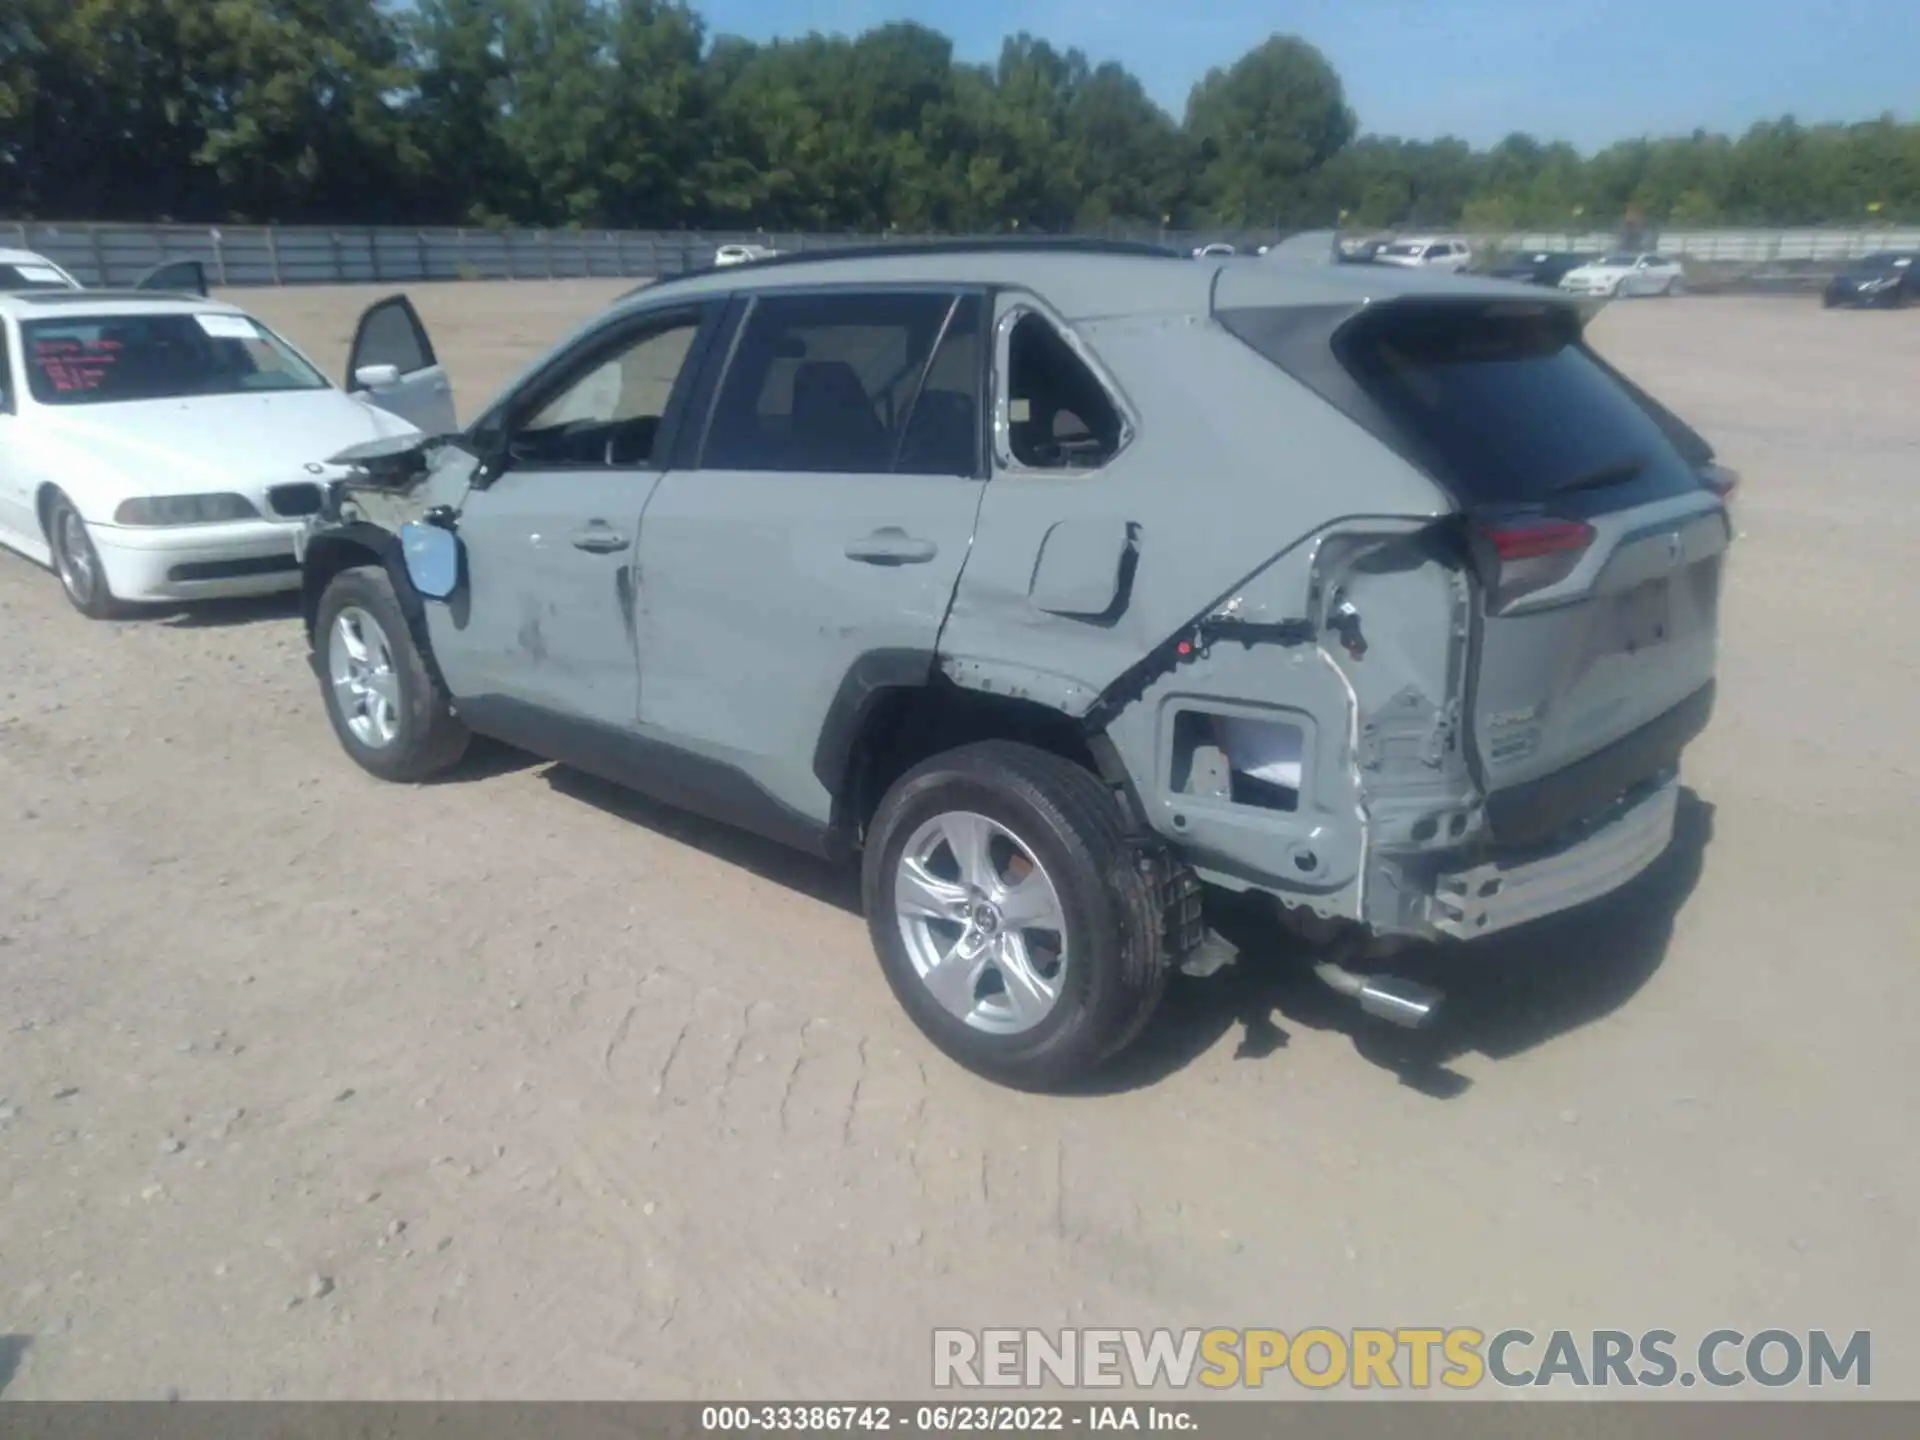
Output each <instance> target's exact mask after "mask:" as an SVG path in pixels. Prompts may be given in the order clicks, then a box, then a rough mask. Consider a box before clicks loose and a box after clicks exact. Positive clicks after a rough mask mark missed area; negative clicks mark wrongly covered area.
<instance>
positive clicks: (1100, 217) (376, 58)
mask: <svg viewBox="0 0 1920 1440" xmlns="http://www.w3.org/2000/svg"><path fill="white" fill-rule="evenodd" d="M5 10H6V13H5V15H4V16H0V216H7V217H13V218H36V217H37V218H47V219H98V220H114V219H124V220H148V221H151V220H177V221H219V220H225V221H232V222H242V221H273V222H280V223H302V222H307V223H330V224H377V223H398V224H493V223H507V222H511V223H519V224H540V225H569V224H579V225H588V226H596V227H617V228H644V229H656V228H657V229H672V228H678V227H708V228H727V229H748V228H760V229H767V230H852V231H861V232H878V231H885V230H889V229H893V230H899V231H904V232H926V231H940V232H984V231H1000V230H1006V229H1020V230H1025V231H1035V232H1043V233H1045V232H1060V231H1066V230H1073V229H1080V230H1111V229H1116V228H1130V229H1140V228H1158V227H1167V228H1176V229H1193V228H1204V227H1219V228H1234V229H1242V230H1246V229H1267V228H1269V227H1271V228H1283V229H1284V228H1294V227H1302V226H1322V225H1329V224H1334V223H1343V224H1345V225H1347V226H1350V227H1381V226H1388V225H1414V226H1449V227H1451V226H1467V227H1471V228H1474V229H1478V230H1505V229H1509V228H1515V227H1529V228H1531V227H1541V228H1553V229H1569V228H1578V229H1586V228H1591V227H1608V226H1612V225H1615V224H1618V223H1620V222H1622V221H1632V220H1647V221H1652V222H1654V223H1668V224H1687V225H1704V224H1715V223H1744V224H1771V225H1801V224H1823V223H1842V224H1869V223H1873V222H1875V221H1914V220H1920V124H1911V123H1900V122H1898V121H1896V120H1895V119H1894V118H1892V117H1890V116H1889V117H1882V118H1880V119H1876V120H1870V121H1866V122H1863V123H1859V124H1850V125H1814V126H1807V125H1802V124H1799V123H1796V122H1795V121H1794V120H1793V119H1792V118H1790V117H1789V118H1781V119H1777V120H1771V121H1767V122H1764V123H1760V124H1756V125H1754V126H1753V127H1752V128H1751V129H1749V130H1747V131H1746V132H1745V133H1744V134H1742V135H1740V136H1738V137H1731V136H1726V135H1717V134H1708V133H1706V132H1704V131H1696V132H1695V133H1693V134H1692V135H1688V136H1683V137H1673V138H1667V139H1640V140H1627V141H1622V142H1620V143H1618V144H1615V145H1612V146H1609V147H1607V148H1606V149H1604V150H1601V151H1600V152H1598V153H1597V154H1593V155H1590V156H1589V155H1582V154H1581V153H1580V152H1578V151H1577V150H1575V149H1574V148H1573V147H1572V146H1571V145H1568V144H1565V143H1557V142H1549V141H1543V140H1538V139H1535V138H1533V137H1531V136H1529V135H1526V134H1519V133H1516V134H1513V135H1510V136H1508V137H1507V138H1506V139H1504V140H1502V141H1500V142H1499V143H1498V144H1497V145H1494V146H1492V147H1491V148H1488V149H1476V148H1474V147H1472V146H1470V145H1468V144H1467V143H1465V142H1464V141H1461V140H1456V139H1439V140H1431V141H1424V140H1402V139H1394V138H1391V137H1387V136H1379V135H1372V134H1363V133H1361V132H1360V128H1359V121H1358V117H1356V115H1355V114H1354V112H1353V110H1352V108H1351V107H1350V106H1349V105H1348V104H1347V100H1346V96H1345V93H1344V91H1343V89H1342V86H1341V82H1340V77H1339V76H1338V74H1336V73H1335V71H1334V69H1333V67H1332V66H1331V65H1330V64H1329V63H1328V61H1327V59H1326V57H1325V56H1323V55H1322V54H1321V53H1320V52H1319V51H1318V50H1317V49H1315V48H1314V47H1313V46H1312V45H1311V44H1309V43H1308V42H1306V41H1305V40H1302V39H1299V38H1298V37H1294V36H1287V35H1276V36H1273V37H1272V38H1270V39H1268V40H1267V41H1265V42H1264V43H1262V44H1261V45H1259V46H1257V47H1255V48H1254V49H1252V50H1250V51H1249V52H1248V53H1246V54H1245V55H1243V56H1241V57H1240V58H1239V59H1237V60H1235V61H1233V62H1232V63H1231V64H1228V65H1224V66H1222V67H1220V68H1218V69H1215V70H1213V71H1212V72H1210V73H1209V74H1207V75H1206V76H1205V77H1203V78H1202V79H1201V80H1200V81H1199V82H1198V83H1197V84H1196V85H1195V86H1194V87H1193V90H1192V93H1191V95H1190V96H1189V97H1188V100H1187V105H1186V110H1185V113H1184V114H1183V115H1181V116H1180V117H1178V118H1176V117H1174V116H1172V115H1169V114H1168V113H1167V112H1166V111H1165V110H1163V109H1161V108H1160V107H1159V106H1158V105H1156V104H1155V103H1154V102H1153V101H1152V100H1151V99H1150V98H1149V96H1148V95H1147V93H1146V91H1145V89H1144V88H1143V87H1142V85H1141V84H1140V82H1139V80H1138V79H1136V78H1135V77H1134V76H1133V75H1132V74H1130V73H1129V72H1128V71H1127V70H1126V69H1125V68H1124V67H1123V66H1120V65H1118V64H1115V63H1113V62H1111V61H1107V62H1096V61H1094V60H1093V59H1090V58H1089V57H1088V56H1086V55H1085V54H1083V53H1081V52H1080V51H1079V50H1076V49H1065V50H1062V49H1057V48H1056V47H1054V46H1053V45H1051V44H1049V43H1048V42H1047V41H1046V40H1043V39H1038V38H1036V37H1034V36H1031V35H1028V34H1024V33H1023V34H1019V35H1015V36H1013V37H1011V38H1009V39H1008V40H1006V42H1005V43H1004V45H1003V46H1002V48H1001V51H1000V55H999V58H998V59H997V61H995V62H994V63H992V64H985V65H975V64H965V63H961V62H959V61H957V60H956V59H955V57H954V53H953V46H952V43H951V42H950V41H949V40H948V39H947V38H946V37H945V36H943V35H941V34H939V33H937V32H936V31H933V30H931V29H928V28H926V27H924V26H921V25H917V24H911V23H895V24H887V25H882V26H879V27H877V28H875V29H871V30H868V31H867V32H865V33H864V34H861V35H859V36H856V37H844V36H823V35H817V34H815V35H807V36H804V37H801V38H797V39H789V40H776V41H772V42H770V43H765V44H761V43H755V42H753V41H749V40H744V39H741V38H739V37H736V36H729V35H719V36H713V35H710V34H709V33H708V31H707V27H706V25H705V23H704V22H703V20H702V19H701V16H700V14H699V12H698V11H697V10H695V9H693V8H692V7H691V6H689V5H687V4H685V3H681V0H417V3H415V4H413V5H410V6H405V7H402V6H399V5H398V4H395V3H390V0H218V3H213V0H6V6H5Z"/></svg>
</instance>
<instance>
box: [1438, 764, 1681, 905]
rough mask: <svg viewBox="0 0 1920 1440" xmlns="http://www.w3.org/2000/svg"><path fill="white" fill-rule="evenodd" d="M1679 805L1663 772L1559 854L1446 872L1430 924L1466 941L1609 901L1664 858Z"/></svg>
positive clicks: (1676, 781) (1675, 783)
mask: <svg viewBox="0 0 1920 1440" xmlns="http://www.w3.org/2000/svg"><path fill="white" fill-rule="evenodd" d="M1679 804H1680V778H1679V775H1678V774H1677V773H1674V772H1669V773H1668V774H1667V775H1665V776H1663V777H1661V778H1660V779H1658V780H1657V781H1656V782H1655V783H1654V784H1653V785H1652V787H1651V788H1650V789H1642V790H1641V791H1639V792H1637V793H1635V794H1633V795H1630V796H1627V797H1626V798H1624V799H1623V800H1621V801H1620V802H1619V804H1618V805H1617V806H1616V807H1615V809H1614V810H1613V811H1611V812H1609V813H1607V814H1605V815H1603V816H1601V817H1599V818H1598V819H1597V820H1596V821H1594V822H1593V824H1592V825H1591V826H1589V827H1588V828H1586V829H1585V830H1583V831H1582V832H1581V833H1580V835H1579V837H1578V838H1576V839H1573V840H1571V841H1569V842H1568V843H1566V844H1564V845H1563V846H1561V847H1560V848H1558V849H1555V850H1549V851H1546V852H1544V853H1535V854H1533V855H1531V856H1529V857H1527V858H1525V859H1515V858H1499V859H1493V860H1488V861H1486V862H1484V863H1482V864H1479V865H1475V866H1472V867H1470V868H1467V869H1464V870H1455V871H1450V872H1445V873H1443V874H1441V875H1440V876H1439V878H1438V881H1437V883H1436V884H1435V886H1434V893H1433V895H1432V897H1431V898H1430V899H1429V900H1428V902H1427V921H1428V924H1429V925H1431V926H1432V928H1433V929H1434V930H1435V931H1437V932H1439V933H1440V934H1442V935H1447V936H1452V937H1453V938H1455V939H1460V940H1471V939H1475V938H1477V937H1479V936H1482V935H1491V934H1494V933H1496V932H1497V931H1501V930H1509V929H1512V928H1513V927H1514V926H1516V925H1524V924H1526V923H1527V922H1529V921H1531V920H1538V919H1540V918H1542V917H1543V916H1547V915H1551V914H1555V913H1557V912H1558V911H1562V910H1571V909H1572V908H1573V907H1575V906H1576V905H1584V904H1586V903H1587V902H1588V901H1590V900H1597V899H1599V898H1600V897H1601V896H1603V895H1607V894H1610V893H1611V892H1613V891H1615V890H1618V889H1619V888H1620V887H1621V886H1622V885H1625V884H1626V883H1627V882H1628V881H1629V880H1632V879H1633V878H1634V877H1635V876H1637V875H1639V874H1640V873H1641V872H1642V871H1644V870H1645V869H1646V868H1647V867H1648V866H1650V865H1652V864H1653V862H1654V861H1655V860H1657V859H1659V858H1660V856H1661V855H1662V854H1664V853H1665V852H1666V849H1667V846H1668V845H1669V844H1671V843H1672V840H1673V831H1674V822H1675V818H1676V816H1677V815H1678V813H1679Z"/></svg>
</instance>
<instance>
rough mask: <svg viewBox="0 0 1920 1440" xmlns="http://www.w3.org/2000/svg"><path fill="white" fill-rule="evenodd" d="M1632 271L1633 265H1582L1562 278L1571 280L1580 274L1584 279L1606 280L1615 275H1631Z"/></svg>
mask: <svg viewBox="0 0 1920 1440" xmlns="http://www.w3.org/2000/svg"><path fill="white" fill-rule="evenodd" d="M1632 273H1633V266H1631V265H1582V266H1579V267H1578V268H1576V269H1573V270H1569V271H1568V272H1567V273H1566V275H1565V276H1563V277H1562V278H1563V279H1568V280H1571V279H1573V278H1574V277H1575V276H1578V277H1579V278H1581V279H1583V280H1586V279H1592V278H1595V277H1598V278H1600V279H1603V280H1604V279H1611V278H1612V277H1613V276H1615V275H1631V274H1632Z"/></svg>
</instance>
